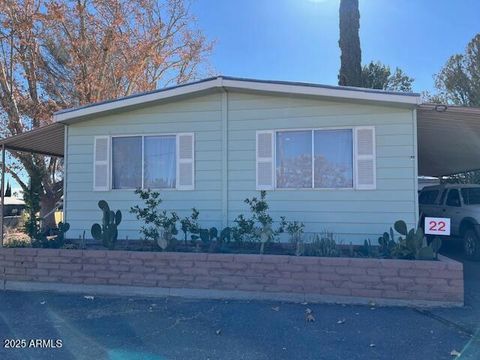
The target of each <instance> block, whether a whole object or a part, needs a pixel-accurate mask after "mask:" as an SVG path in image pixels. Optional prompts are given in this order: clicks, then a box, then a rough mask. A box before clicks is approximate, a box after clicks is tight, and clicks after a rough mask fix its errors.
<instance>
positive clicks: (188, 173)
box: [177, 133, 195, 190]
mask: <svg viewBox="0 0 480 360" xmlns="http://www.w3.org/2000/svg"><path fill="white" fill-rule="evenodd" d="M194 188H195V136H194V134H193V133H181V134H177V190H193V189H194Z"/></svg>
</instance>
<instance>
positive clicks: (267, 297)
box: [3, 280, 463, 308]
mask: <svg viewBox="0 0 480 360" xmlns="http://www.w3.org/2000/svg"><path fill="white" fill-rule="evenodd" d="M3 290H4V291H26V292H28V291H47V292H57V293H76V294H88V295H92V294H93V295H112V296H141V297H181V298H186V299H210V300H244V301H245V300H246V301H250V300H257V301H281V302H290V303H303V302H307V303H314V304H315V303H319V304H348V305H371V304H372V303H375V305H380V306H403V307H405V306H406V307H422V308H423V307H428V308H431V307H462V306H463V303H452V302H444V301H425V300H395V299H379V298H372V299H367V298H364V297H355V296H333V295H318V294H302V293H297V294H292V293H281V292H276V293H267V292H261V291H242V290H206V289H186V288H162V287H155V288H154V287H142V286H121V285H85V284H59V283H51V282H31V281H8V280H7V281H4V283H3Z"/></svg>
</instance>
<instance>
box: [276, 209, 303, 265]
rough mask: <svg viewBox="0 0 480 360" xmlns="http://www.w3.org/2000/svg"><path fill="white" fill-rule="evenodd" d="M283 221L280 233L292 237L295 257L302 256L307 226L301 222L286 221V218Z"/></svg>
mask: <svg viewBox="0 0 480 360" xmlns="http://www.w3.org/2000/svg"><path fill="white" fill-rule="evenodd" d="M281 219H282V220H281V222H280V229H279V232H286V233H287V234H288V235H290V242H291V243H292V244H294V245H295V255H296V256H300V255H302V253H303V251H304V247H303V243H302V241H303V233H304V229H305V224H304V223H302V222H299V221H286V220H285V217H284V216H282V217H281Z"/></svg>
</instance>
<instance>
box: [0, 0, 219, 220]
mask: <svg viewBox="0 0 480 360" xmlns="http://www.w3.org/2000/svg"><path fill="white" fill-rule="evenodd" d="M189 5H190V4H189V3H188V2H186V1H184V0H158V1H157V0H102V1H99V0H69V1H56V0H3V1H1V2H0V121H1V125H2V126H1V129H0V130H1V133H2V135H3V136H11V135H18V134H21V133H23V132H25V131H28V130H31V129H35V128H38V127H40V126H43V125H46V124H48V123H50V122H51V121H52V113H53V112H55V111H57V110H59V109H63V108H68V107H74V106H80V105H83V104H88V103H93V102H97V101H102V100H107V99H113V98H117V97H121V96H126V95H130V94H132V93H136V92H141V91H147V90H154V89H156V88H158V87H163V86H167V85H170V84H179V83H184V82H186V81H189V80H191V79H194V78H196V77H197V76H198V75H199V72H200V71H201V70H202V69H200V66H201V65H204V64H205V63H206V60H207V57H208V55H209V53H210V51H211V49H212V43H211V42H209V41H207V39H206V38H205V36H204V35H203V33H202V32H201V31H200V30H199V29H197V27H196V22H195V19H194V17H193V16H192V15H191V13H190V10H189ZM61 170H62V161H61V160H60V159H58V158H55V157H45V156H40V155H32V154H27V153H20V152H12V158H11V159H10V161H9V162H8V166H7V171H8V172H9V173H10V174H11V175H12V177H13V178H14V179H15V180H16V181H17V182H18V184H19V185H20V186H21V187H22V189H23V191H24V193H26V194H27V193H28V183H27V182H26V181H25V176H24V175H25V174H23V173H22V172H25V173H26V175H28V177H30V178H31V177H39V178H40V179H41V193H40V203H41V213H40V215H41V216H42V215H44V214H45V213H46V212H48V211H50V210H51V209H52V208H53V206H54V204H55V203H56V202H57V201H58V200H59V198H60V197H61V193H62V181H61V176H60V175H61ZM53 221H54V219H53V215H52V216H51V217H49V219H47V221H46V224H48V225H52V223H53Z"/></svg>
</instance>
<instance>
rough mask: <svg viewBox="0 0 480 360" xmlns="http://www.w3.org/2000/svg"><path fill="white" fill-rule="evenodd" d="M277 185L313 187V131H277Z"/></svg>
mask: <svg viewBox="0 0 480 360" xmlns="http://www.w3.org/2000/svg"><path fill="white" fill-rule="evenodd" d="M276 155H277V187H278V188H283V189H286V188H311V187H312V132H311V131H286V132H278V133H277V152H276Z"/></svg>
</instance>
